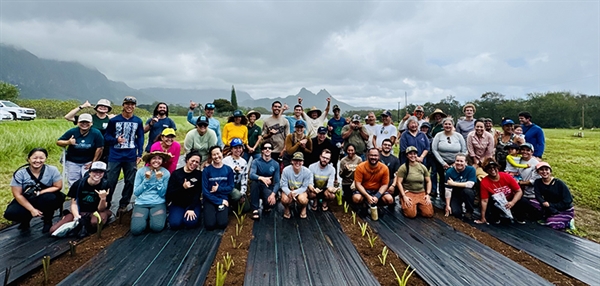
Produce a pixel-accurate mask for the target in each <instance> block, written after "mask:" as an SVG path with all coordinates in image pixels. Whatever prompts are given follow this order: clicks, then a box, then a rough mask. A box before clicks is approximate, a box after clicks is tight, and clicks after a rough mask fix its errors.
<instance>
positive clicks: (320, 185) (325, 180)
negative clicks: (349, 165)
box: [308, 149, 337, 212]
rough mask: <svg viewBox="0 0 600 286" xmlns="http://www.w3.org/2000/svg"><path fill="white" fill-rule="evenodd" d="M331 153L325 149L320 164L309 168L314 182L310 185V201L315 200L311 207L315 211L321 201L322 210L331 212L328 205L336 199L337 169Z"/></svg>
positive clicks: (314, 164) (317, 163)
mask: <svg viewBox="0 0 600 286" xmlns="http://www.w3.org/2000/svg"><path fill="white" fill-rule="evenodd" d="M331 155H332V154H331V151H329V150H327V149H325V150H323V151H322V152H321V155H320V157H319V162H316V163H313V164H311V165H310V166H308V170H310V172H311V173H312V177H313V180H312V181H311V182H310V183H309V185H308V199H310V200H313V204H312V206H311V208H312V210H313V211H316V210H317V208H318V203H319V201H321V202H322V206H321V208H322V210H323V211H324V212H326V211H328V210H329V206H328V204H329V203H330V202H331V201H333V200H334V199H335V193H336V192H337V189H336V188H335V186H334V185H333V183H334V180H335V178H336V177H337V176H336V173H335V169H334V168H333V166H331V164H329V162H330V160H331Z"/></svg>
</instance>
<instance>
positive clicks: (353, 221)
mask: <svg viewBox="0 0 600 286" xmlns="http://www.w3.org/2000/svg"><path fill="white" fill-rule="evenodd" d="M352 224H356V212H354V211H352Z"/></svg>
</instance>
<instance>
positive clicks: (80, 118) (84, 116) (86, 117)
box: [77, 113, 92, 123]
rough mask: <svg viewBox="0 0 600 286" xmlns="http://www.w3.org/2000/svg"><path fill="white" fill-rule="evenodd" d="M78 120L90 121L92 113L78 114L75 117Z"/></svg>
mask: <svg viewBox="0 0 600 286" xmlns="http://www.w3.org/2000/svg"><path fill="white" fill-rule="evenodd" d="M79 122H92V115H91V114H89V113H83V114H81V115H79V117H78V118H77V123H79Z"/></svg>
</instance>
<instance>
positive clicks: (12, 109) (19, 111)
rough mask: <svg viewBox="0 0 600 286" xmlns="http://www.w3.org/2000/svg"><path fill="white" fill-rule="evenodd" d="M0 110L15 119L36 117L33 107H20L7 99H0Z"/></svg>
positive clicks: (32, 118)
mask: <svg viewBox="0 0 600 286" xmlns="http://www.w3.org/2000/svg"><path fill="white" fill-rule="evenodd" d="M0 110H3V111H7V112H9V113H10V114H12V117H13V119H15V120H17V119H18V120H34V119H35V117H36V114H35V109H33V108H25V107H20V106H18V105H16V104H15V103H13V102H10V101H7V100H0Z"/></svg>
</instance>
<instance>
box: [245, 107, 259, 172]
mask: <svg viewBox="0 0 600 286" xmlns="http://www.w3.org/2000/svg"><path fill="white" fill-rule="evenodd" d="M246 117H247V118H248V125H247V126H246V127H247V128H248V145H246V150H247V151H246V152H245V153H244V159H245V160H246V162H249V161H250V157H252V158H253V159H258V158H259V157H260V144H261V141H262V129H261V128H260V126H258V125H256V120H258V119H259V118H260V113H258V112H256V111H254V110H250V111H248V114H246Z"/></svg>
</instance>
